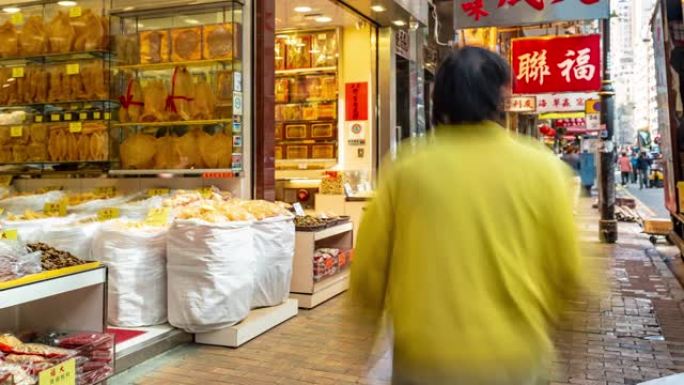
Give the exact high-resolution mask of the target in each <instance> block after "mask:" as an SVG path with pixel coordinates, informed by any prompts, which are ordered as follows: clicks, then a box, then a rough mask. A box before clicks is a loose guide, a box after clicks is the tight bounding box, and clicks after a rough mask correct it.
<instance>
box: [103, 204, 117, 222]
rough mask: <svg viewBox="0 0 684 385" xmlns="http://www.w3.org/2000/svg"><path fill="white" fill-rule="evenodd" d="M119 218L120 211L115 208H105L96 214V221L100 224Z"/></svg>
mask: <svg viewBox="0 0 684 385" xmlns="http://www.w3.org/2000/svg"><path fill="white" fill-rule="evenodd" d="M120 216H121V210H119V209H118V208H116V207H107V208H106V209H101V210H99V211H98V212H97V220H99V221H100V222H104V221H108V220H111V219H116V218H118V217H120Z"/></svg>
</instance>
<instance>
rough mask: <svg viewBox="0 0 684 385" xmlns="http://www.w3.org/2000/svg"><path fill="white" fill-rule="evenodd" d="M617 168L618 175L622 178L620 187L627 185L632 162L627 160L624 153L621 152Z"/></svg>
mask: <svg viewBox="0 0 684 385" xmlns="http://www.w3.org/2000/svg"><path fill="white" fill-rule="evenodd" d="M618 167H620V174H621V176H622V185H623V186H625V185H627V183H629V177H630V175H631V174H632V160H631V159H629V157H628V156H627V153H626V152H623V153H622V155H620V158H619V159H618Z"/></svg>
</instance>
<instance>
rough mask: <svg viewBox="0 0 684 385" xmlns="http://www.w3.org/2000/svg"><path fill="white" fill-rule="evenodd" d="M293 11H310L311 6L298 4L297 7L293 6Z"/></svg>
mask: <svg viewBox="0 0 684 385" xmlns="http://www.w3.org/2000/svg"><path fill="white" fill-rule="evenodd" d="M294 11H295V12H299V13H309V12H311V11H312V9H311V7H307V6H299V7H295V9H294Z"/></svg>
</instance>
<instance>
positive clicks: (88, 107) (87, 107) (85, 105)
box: [83, 103, 93, 110]
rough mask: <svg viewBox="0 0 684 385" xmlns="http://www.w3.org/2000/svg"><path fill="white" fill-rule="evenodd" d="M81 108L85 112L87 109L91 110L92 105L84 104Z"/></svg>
mask: <svg viewBox="0 0 684 385" xmlns="http://www.w3.org/2000/svg"><path fill="white" fill-rule="evenodd" d="M83 108H84V109H86V110H89V109H91V108H93V105H92V104H90V103H85V104H84V105H83Z"/></svg>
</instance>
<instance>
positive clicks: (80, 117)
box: [78, 112, 88, 120]
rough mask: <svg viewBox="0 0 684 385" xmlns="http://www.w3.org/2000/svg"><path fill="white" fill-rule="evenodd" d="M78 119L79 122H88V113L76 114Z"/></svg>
mask: <svg viewBox="0 0 684 385" xmlns="http://www.w3.org/2000/svg"><path fill="white" fill-rule="evenodd" d="M78 119H79V120H88V113H87V112H81V113H79V114H78Z"/></svg>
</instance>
